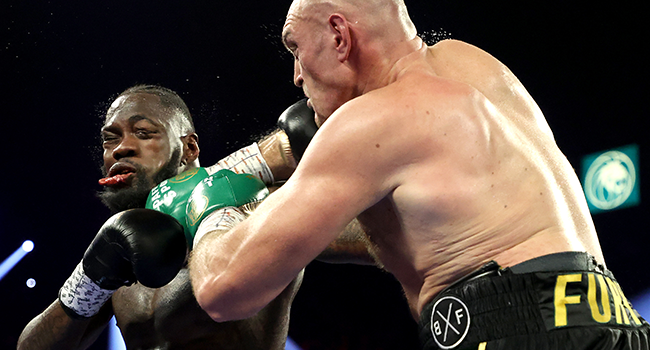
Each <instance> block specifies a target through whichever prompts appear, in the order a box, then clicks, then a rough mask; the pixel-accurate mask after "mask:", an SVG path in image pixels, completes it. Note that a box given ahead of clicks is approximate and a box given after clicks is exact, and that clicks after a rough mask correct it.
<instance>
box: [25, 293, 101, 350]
mask: <svg viewBox="0 0 650 350" xmlns="http://www.w3.org/2000/svg"><path fill="white" fill-rule="evenodd" d="M111 317H112V312H111V311H110V306H108V305H105V307H104V308H103V309H102V311H100V313H99V314H97V315H96V316H94V317H92V318H85V319H79V320H75V319H72V318H70V317H69V316H68V315H67V314H66V313H65V311H64V310H63V308H62V307H61V304H60V303H59V300H56V301H55V302H54V303H52V304H51V305H50V306H48V308H47V309H45V311H43V313H41V314H40V315H38V316H36V317H35V318H34V319H32V320H31V321H30V322H29V323H28V324H27V326H26V327H25V329H24V330H23V332H22V333H21V334H20V338H19V339H18V345H17V349H18V350H38V349H53V350H56V349H62V350H63V349H65V350H70V349H85V348H87V347H88V346H90V344H92V343H93V342H94V341H95V340H96V339H97V338H98V337H99V335H100V334H101V332H102V331H103V330H104V328H105V327H106V325H107V324H108V321H109V320H110V318H111Z"/></svg>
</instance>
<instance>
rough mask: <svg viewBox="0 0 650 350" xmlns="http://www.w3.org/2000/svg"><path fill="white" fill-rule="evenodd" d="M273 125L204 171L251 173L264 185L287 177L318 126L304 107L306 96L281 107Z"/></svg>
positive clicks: (312, 115) (306, 107)
mask: <svg viewBox="0 0 650 350" xmlns="http://www.w3.org/2000/svg"><path fill="white" fill-rule="evenodd" d="M277 125H278V129H276V130H274V131H272V132H271V133H269V134H268V135H266V136H264V137H262V138H261V139H260V140H259V141H257V142H255V143H253V144H252V145H249V146H246V147H243V148H241V149H239V150H237V151H235V152H233V153H231V154H230V155H228V156H227V157H225V158H223V159H221V160H220V161H219V162H217V164H215V165H213V166H211V167H209V168H207V170H208V173H209V174H213V173H215V172H217V171H219V170H221V169H228V170H231V171H233V172H235V173H237V174H242V173H246V174H252V175H254V176H256V177H257V178H259V179H260V180H262V181H264V183H265V184H267V185H272V184H274V183H282V182H284V181H285V180H287V179H288V178H289V176H291V174H292V173H293V171H294V170H295V169H296V166H297V164H298V161H299V160H300V157H301V156H302V154H303V153H304V152H305V149H306V148H307V146H308V145H309V142H310V141H311V139H312V137H313V136H314V134H315V133H316V131H317V130H318V127H317V126H316V122H315V121H314V111H313V110H312V109H311V108H309V106H307V99H303V100H300V101H298V102H296V103H294V104H293V105H291V106H289V107H288V108H287V109H286V110H284V112H282V114H281V115H280V118H279V119H278V122H277Z"/></svg>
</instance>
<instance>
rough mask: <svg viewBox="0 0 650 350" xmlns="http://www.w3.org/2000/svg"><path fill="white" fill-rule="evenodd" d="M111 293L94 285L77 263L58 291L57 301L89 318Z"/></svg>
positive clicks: (80, 264)
mask: <svg viewBox="0 0 650 350" xmlns="http://www.w3.org/2000/svg"><path fill="white" fill-rule="evenodd" d="M113 292H115V291H114V290H108V289H102V288H100V287H99V286H98V285H97V284H95V282H93V281H92V280H91V279H90V278H89V277H88V276H86V275H85V274H84V270H83V265H82V263H79V264H78V265H77V267H76V268H75V269H74V272H72V275H70V277H68V279H67V280H66V281H65V283H64V284H63V287H61V289H60V290H59V300H60V301H61V303H62V304H63V305H65V306H66V307H67V308H69V309H70V310H72V311H73V312H74V313H76V314H77V315H79V316H83V317H91V316H94V315H95V314H97V313H98V312H99V309H101V307H102V305H104V303H105V302H106V300H108V299H109V298H110V297H111V295H113Z"/></svg>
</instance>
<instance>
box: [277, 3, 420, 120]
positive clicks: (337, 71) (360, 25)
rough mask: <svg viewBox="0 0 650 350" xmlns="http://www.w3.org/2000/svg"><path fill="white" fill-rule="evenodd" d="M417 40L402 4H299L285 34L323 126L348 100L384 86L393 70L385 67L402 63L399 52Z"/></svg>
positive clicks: (300, 82) (298, 77)
mask: <svg viewBox="0 0 650 350" xmlns="http://www.w3.org/2000/svg"><path fill="white" fill-rule="evenodd" d="M416 37H417V31H416V29H415V26H414V25H413V23H412V22H411V19H410V18H409V16H408V12H407V9H406V5H405V4H404V1H403V0H294V1H293V3H292V4H291V7H290V8H289V12H288V13H287V18H286V21H285V23H284V27H283V30H282V41H283V42H284V45H285V46H286V47H287V49H289V51H290V52H291V53H292V54H293V56H294V58H295V59H294V77H293V79H294V84H295V85H296V86H298V87H300V88H302V89H303V91H304V93H305V95H306V96H307V97H308V98H309V104H310V106H311V107H312V108H313V109H314V111H315V112H316V123H317V124H318V125H319V126H320V125H321V124H322V123H323V122H325V120H326V119H327V118H329V116H330V115H331V114H332V113H333V112H334V111H335V110H336V109H338V108H339V107H340V106H341V105H343V104H344V103H346V102H347V101H349V100H351V99H353V98H355V97H358V96H359V95H361V94H364V93H366V92H368V91H370V90H374V89H376V88H378V87H380V85H381V84H384V83H385V82H384V81H383V80H382V79H384V76H385V75H386V74H387V73H388V71H385V72H382V71H381V70H382V69H384V68H385V67H380V66H381V65H389V64H390V63H391V62H393V61H395V60H397V59H398V57H399V55H400V54H402V52H399V51H398V52H393V51H394V50H395V48H396V47H398V46H399V45H401V44H402V43H403V42H408V41H410V40H414V39H415V38H416ZM392 56H394V57H392ZM378 67H379V70H380V72H379V73H378V71H377V69H378Z"/></svg>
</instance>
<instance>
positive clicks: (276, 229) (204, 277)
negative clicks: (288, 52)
mask: <svg viewBox="0 0 650 350" xmlns="http://www.w3.org/2000/svg"><path fill="white" fill-rule="evenodd" d="M349 105H350V103H348V104H346V105H345V106H349ZM370 105H372V106H377V108H374V109H372V110H361V111H359V112H348V113H354V114H352V115H350V116H340V117H339V119H338V121H340V120H346V117H350V118H352V120H351V122H347V123H346V125H345V126H341V127H338V128H337V129H334V128H332V129H330V127H331V126H332V122H334V121H335V120H337V119H336V116H335V115H333V116H332V117H330V120H328V123H325V124H324V125H323V127H321V129H319V132H318V133H317V135H316V136H315V137H314V139H313V140H312V143H311V144H310V146H309V147H308V149H307V150H306V152H305V155H304V157H303V158H302V159H301V161H300V162H301V163H300V165H299V166H298V167H297V169H296V172H295V173H294V174H293V175H292V176H291V178H290V179H289V180H288V181H287V183H286V184H284V185H283V186H282V187H281V188H280V189H278V190H277V191H276V192H274V193H273V194H271V195H270V196H269V197H268V198H267V199H266V200H265V201H264V202H262V204H261V205H260V206H259V208H258V209H257V210H256V211H255V212H254V213H253V214H252V215H251V216H250V217H249V218H248V219H247V220H245V221H243V222H242V223H241V224H239V225H238V226H236V227H235V228H234V229H232V230H230V231H228V232H226V233H223V234H219V233H215V234H207V235H205V236H204V237H203V239H202V240H201V241H199V242H198V245H197V247H196V250H195V251H194V252H193V255H192V258H191V260H190V278H191V281H192V285H193V287H194V292H195V295H196V297H197V301H198V302H199V304H200V305H201V307H202V308H203V309H204V310H206V312H207V313H208V314H209V315H210V316H211V317H212V318H213V319H215V320H217V321H226V320H232V319H241V318H246V317H249V316H251V315H252V314H254V313H255V312H257V311H258V310H259V309H261V308H262V307H264V306H265V305H266V304H267V303H268V302H270V301H271V300H273V299H274V298H275V297H276V296H277V295H278V294H279V293H280V292H281V291H282V290H283V289H284V288H285V287H286V286H287V285H288V283H290V282H291V281H292V280H293V279H294V278H295V276H296V275H297V274H298V273H299V272H300V271H301V270H302V269H303V268H304V267H305V266H306V265H307V264H308V263H309V262H311V261H312V260H313V259H315V258H316V257H317V256H318V255H319V254H320V253H321V252H322V251H323V250H325V248H326V247H327V246H328V245H329V244H330V243H331V242H332V241H333V240H335V239H336V238H337V237H338V236H339V234H340V232H342V231H343V230H344V229H345V227H346V226H347V224H349V223H350V222H351V221H352V220H353V219H354V218H355V217H356V216H357V215H359V214H360V213H361V212H363V211H364V210H366V209H367V208H369V207H370V206H372V205H374V204H376V203H377V202H378V201H379V200H381V199H382V198H384V197H385V196H386V195H387V194H388V193H389V192H390V191H392V190H393V189H394V188H395V187H396V186H397V185H398V184H399V176H395V175H394V172H395V171H398V170H396V169H397V168H401V165H402V164H403V162H409V161H410V159H409V157H407V156H406V155H404V154H403V152H404V150H405V149H406V150H408V149H411V148H412V145H408V147H403V146H401V145H400V149H399V151H398V150H395V149H391V148H392V146H393V145H395V146H398V143H400V142H402V140H393V139H391V140H388V139H386V137H387V136H388V135H391V134H392V133H393V131H394V130H395V128H396V127H395V125H393V124H394V123H395V122H396V121H398V122H399V121H400V120H403V119H398V118H393V119H392V121H393V122H392V123H389V121H391V120H388V119H387V120H386V121H385V122H384V119H386V118H381V117H378V116H380V115H381V114H386V113H390V108H389V107H390V106H386V105H385V104H382V103H372V104H370ZM342 108H343V107H342ZM340 110H341V109H339V111H340ZM339 111H337V112H336V113H339ZM386 111H388V112H386ZM336 113H335V114H336ZM357 113H361V114H357ZM354 115H364V116H369V117H372V118H374V119H373V120H368V119H366V118H356V119H354V118H355V117H353V116H354ZM376 129H379V130H376Z"/></svg>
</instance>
